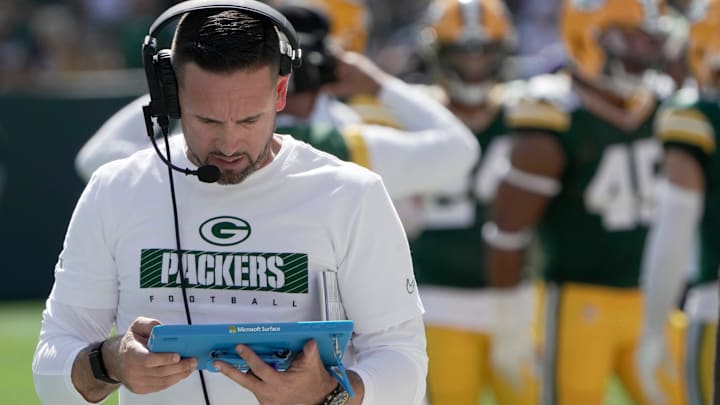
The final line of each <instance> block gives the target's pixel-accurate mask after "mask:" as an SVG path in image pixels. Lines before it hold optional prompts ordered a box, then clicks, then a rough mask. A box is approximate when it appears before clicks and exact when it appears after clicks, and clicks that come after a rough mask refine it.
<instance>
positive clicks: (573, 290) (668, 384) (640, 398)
mask: <svg viewBox="0 0 720 405" xmlns="http://www.w3.org/2000/svg"><path fill="white" fill-rule="evenodd" d="M538 296H540V297H544V302H543V303H542V304H541V306H540V308H544V311H541V312H542V314H541V316H540V317H538V318H539V319H538V320H539V321H540V324H539V325H538V328H540V330H541V331H542V333H541V335H540V336H541V344H540V346H541V353H542V358H543V370H542V378H543V381H542V388H541V404H542V405H578V404H582V405H601V404H602V403H603V400H604V396H605V392H606V389H607V384H608V382H609V381H610V378H611V377H612V376H613V375H616V376H617V377H618V378H619V379H620V381H621V382H622V383H623V386H624V387H625V390H626V392H627V393H628V394H629V396H630V397H631V399H632V400H633V401H634V402H635V404H638V405H649V402H648V400H647V399H646V398H645V395H644V394H643V392H642V388H641V385H640V380H639V378H638V374H637V372H636V371H635V370H636V369H635V350H636V347H637V344H638V341H639V338H640V327H641V322H642V319H643V318H642V315H643V314H642V304H643V300H642V297H641V293H640V291H639V290H638V289H623V288H612V287H605V286H593V285H587V284H564V285H562V286H561V287H558V286H552V285H546V286H545V291H544V293H543V294H538ZM669 325H670V326H669V327H668V348H669V349H670V352H671V357H672V358H673V359H674V360H675V361H676V364H678V365H680V364H682V362H681V361H682V358H681V353H682V335H683V333H684V329H685V328H686V327H687V324H686V321H685V317H684V315H682V314H680V313H677V314H673V317H672V321H671V322H669ZM678 368H679V366H678ZM673 374H674V378H671V376H669V375H667V373H666V372H664V371H660V372H659V373H658V379H659V381H660V385H661V387H662V388H663V389H664V390H665V393H666V397H667V398H668V399H669V402H668V404H671V405H681V404H684V403H685V401H684V396H683V391H684V389H683V384H682V380H681V378H680V374H681V373H679V372H678V373H673Z"/></svg>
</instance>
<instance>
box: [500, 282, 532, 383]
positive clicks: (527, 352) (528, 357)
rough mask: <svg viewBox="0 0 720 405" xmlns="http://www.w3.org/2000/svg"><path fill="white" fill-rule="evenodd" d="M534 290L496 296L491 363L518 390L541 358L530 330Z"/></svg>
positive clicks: (516, 289) (521, 288) (519, 288)
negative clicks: (525, 376)
mask: <svg viewBox="0 0 720 405" xmlns="http://www.w3.org/2000/svg"><path fill="white" fill-rule="evenodd" d="M532 295H533V292H532V288H531V287H530V286H529V285H527V286H526V285H521V286H518V287H516V288H514V289H507V290H497V291H494V294H493V314H494V316H495V319H494V320H493V322H492V342H491V350H490V362H491V364H492V367H493V369H494V370H495V371H496V372H498V373H499V374H500V375H501V376H502V378H503V380H505V381H506V382H507V383H508V384H511V385H512V386H513V387H515V388H518V387H520V386H521V385H522V384H523V374H525V375H528V374H531V373H535V371H536V369H537V363H538V361H537V356H536V352H535V345H534V344H533V339H532V333H531V329H530V319H531V314H532V305H533V304H532Z"/></svg>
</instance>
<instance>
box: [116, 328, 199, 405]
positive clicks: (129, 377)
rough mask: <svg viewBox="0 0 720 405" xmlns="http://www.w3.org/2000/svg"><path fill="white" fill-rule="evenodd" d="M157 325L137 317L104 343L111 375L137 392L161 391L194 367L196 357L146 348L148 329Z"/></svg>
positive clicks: (148, 335)
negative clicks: (123, 329)
mask: <svg viewBox="0 0 720 405" xmlns="http://www.w3.org/2000/svg"><path fill="white" fill-rule="evenodd" d="M159 324H160V321H158V320H155V319H150V318H143V317H139V318H137V319H135V321H134V322H133V323H132V325H130V328H129V329H128V331H127V332H125V335H123V337H122V338H121V339H120V340H114V341H109V342H108V344H106V345H104V346H103V354H105V353H107V354H108V355H107V356H105V359H106V360H105V362H106V364H105V365H106V367H107V369H108V373H109V374H110V376H111V377H113V378H115V379H118V380H120V381H121V382H122V383H123V385H125V387H127V388H128V389H129V390H130V391H132V392H134V393H136V394H148V393H151V392H156V391H160V390H164V389H165V388H168V387H170V386H172V385H175V384H176V383H178V382H179V381H181V380H183V379H185V378H187V377H188V376H189V375H190V374H191V373H192V372H193V371H195V369H196V368H197V359H194V358H193V359H182V360H181V359H180V355H179V354H177V353H151V352H150V351H149V350H148V348H147V342H148V338H149V337H150V331H151V330H152V328H153V326H155V325H159ZM111 342H112V343H111ZM106 347H107V349H106Z"/></svg>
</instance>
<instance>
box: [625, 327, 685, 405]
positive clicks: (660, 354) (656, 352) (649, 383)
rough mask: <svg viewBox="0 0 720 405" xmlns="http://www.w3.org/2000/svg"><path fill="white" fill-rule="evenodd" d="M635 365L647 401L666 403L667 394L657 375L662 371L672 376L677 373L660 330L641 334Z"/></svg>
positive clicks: (654, 403) (661, 404) (659, 403)
mask: <svg viewBox="0 0 720 405" xmlns="http://www.w3.org/2000/svg"><path fill="white" fill-rule="evenodd" d="M635 366H636V367H637V370H638V375H639V377H640V385H641V386H642V389H643V392H644V393H645V396H646V397H647V399H648V401H650V403H651V404H653V405H663V404H666V403H668V400H667V396H666V394H665V392H664V391H663V389H662V388H661V387H660V381H659V379H658V375H659V374H660V373H659V372H661V371H664V372H665V373H667V375H668V376H669V377H670V378H673V377H674V376H675V375H676V374H677V373H676V369H675V362H674V361H673V360H672V358H671V357H670V354H669V352H668V348H667V344H666V342H665V335H664V334H663V333H662V332H657V333H652V332H646V333H644V334H643V337H642V339H640V343H639V344H638V349H637V351H636V352H635Z"/></svg>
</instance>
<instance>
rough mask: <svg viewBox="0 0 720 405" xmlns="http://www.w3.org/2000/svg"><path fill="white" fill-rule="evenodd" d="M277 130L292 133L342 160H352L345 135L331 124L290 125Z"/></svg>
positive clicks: (276, 130)
mask: <svg viewBox="0 0 720 405" xmlns="http://www.w3.org/2000/svg"><path fill="white" fill-rule="evenodd" d="M275 132H277V133H279V134H284V135H290V136H292V137H293V138H295V139H297V140H299V141H303V142H305V143H307V144H310V145H311V146H313V147H314V148H315V149H319V150H321V151H323V152H327V153H329V154H331V155H334V156H336V157H337V158H339V159H341V160H346V161H347V160H350V147H349V146H348V144H347V142H346V141H345V137H343V135H342V133H341V132H340V131H339V130H338V129H336V128H334V127H332V126H330V125H319V124H298V125H295V126H290V127H278V128H276V129H275Z"/></svg>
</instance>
